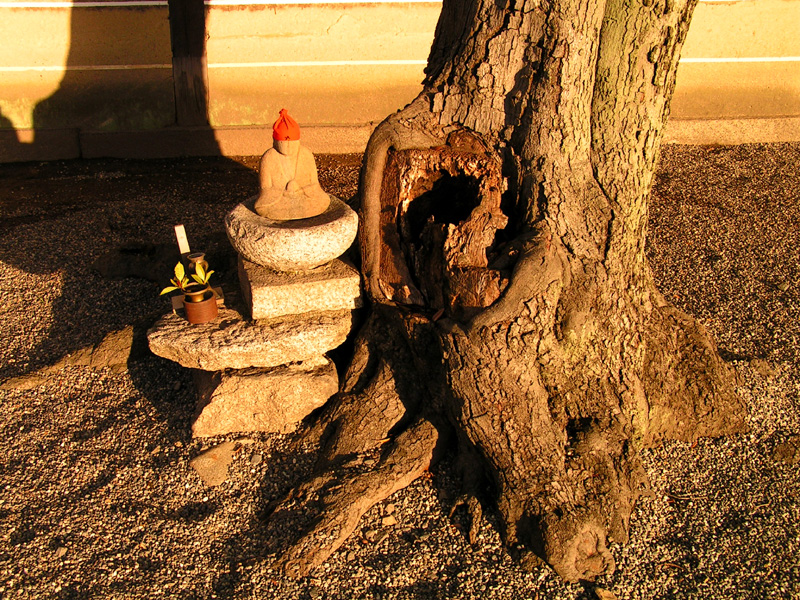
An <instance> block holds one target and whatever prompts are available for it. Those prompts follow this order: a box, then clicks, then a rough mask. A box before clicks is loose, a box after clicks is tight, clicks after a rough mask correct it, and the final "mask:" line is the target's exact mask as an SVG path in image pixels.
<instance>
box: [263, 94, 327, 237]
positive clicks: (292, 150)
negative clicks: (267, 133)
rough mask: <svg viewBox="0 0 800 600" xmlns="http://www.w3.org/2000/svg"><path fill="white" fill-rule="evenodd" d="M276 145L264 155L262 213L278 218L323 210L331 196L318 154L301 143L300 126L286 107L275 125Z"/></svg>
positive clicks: (298, 217) (289, 217) (306, 215)
mask: <svg viewBox="0 0 800 600" xmlns="http://www.w3.org/2000/svg"><path fill="white" fill-rule="evenodd" d="M272 139H273V147H272V148H270V149H269V150H267V151H266V152H265V153H264V156H262V157H261V167H260V179H261V191H260V193H259V195H258V198H257V199H256V203H255V211H256V213H258V215H260V216H262V217H265V218H267V219H272V220H275V221H291V220H295V219H307V218H309V217H315V216H317V215H320V214H322V213H323V212H325V211H326V210H327V208H328V205H329V204H330V197H329V196H328V194H326V193H325V191H323V189H322V188H321V187H320V185H319V180H318V179H317V165H316V163H315V162H314V155H313V154H311V151H310V150H309V149H308V148H305V147H303V146H301V145H300V126H299V125H298V124H297V121H295V120H294V119H293V118H292V117H290V116H289V113H288V112H287V111H286V109H285V108H284V109H282V110H281V112H280V117H278V120H277V121H275V124H274V125H273V126H272Z"/></svg>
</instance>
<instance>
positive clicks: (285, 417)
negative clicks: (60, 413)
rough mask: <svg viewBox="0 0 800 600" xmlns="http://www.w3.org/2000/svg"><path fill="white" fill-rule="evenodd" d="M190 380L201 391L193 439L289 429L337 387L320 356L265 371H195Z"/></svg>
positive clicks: (332, 371)
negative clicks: (192, 379)
mask: <svg viewBox="0 0 800 600" xmlns="http://www.w3.org/2000/svg"><path fill="white" fill-rule="evenodd" d="M195 383H196V384H197V390H198V392H199V395H200V402H199V404H198V409H197V412H196V414H195V419H194V423H193V424H192V435H193V436H195V437H207V436H213V435H222V434H227V433H233V432H253V431H265V432H268V433H289V432H291V431H294V430H295V429H296V428H297V424H298V423H299V422H300V421H302V420H303V418H304V417H306V416H307V415H308V414H309V413H310V412H311V411H313V410H314V409H316V408H319V407H320V406H322V405H323V404H325V402H326V401H327V400H328V398H330V397H331V396H333V395H334V394H335V393H336V392H337V391H339V378H338V376H337V374H336V367H335V366H334V364H333V362H331V361H330V360H328V359H326V358H324V357H319V360H318V361H306V362H302V363H293V364H291V365H285V366H282V367H273V368H270V369H242V370H227V371H218V372H216V373H210V372H208V371H195Z"/></svg>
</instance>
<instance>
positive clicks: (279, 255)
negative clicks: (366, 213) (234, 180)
mask: <svg viewBox="0 0 800 600" xmlns="http://www.w3.org/2000/svg"><path fill="white" fill-rule="evenodd" d="M330 198H331V203H330V205H329V206H328V209H327V210H326V211H325V212H324V213H322V214H321V215H317V216H316V217H310V218H308V219H300V220H296V221H273V220H272V219H267V218H265V217H261V216H259V215H258V214H257V213H256V212H255V210H254V208H253V207H254V205H255V200H256V198H255V197H253V198H250V199H249V200H247V201H246V202H242V203H241V204H239V205H238V206H236V208H234V209H233V210H232V211H231V212H229V213H228V215H227V216H226V217H225V230H226V231H227V233H228V239H229V240H230V242H231V245H232V246H233V247H234V249H235V250H236V251H237V252H238V253H239V254H241V255H242V256H243V257H244V258H245V259H247V260H249V261H250V262H253V263H256V264H257V265H262V266H264V267H269V268H270V269H274V270H276V271H305V270H308V269H313V268H314V267H318V266H320V265H324V264H325V263H328V262H330V261H332V260H333V259H334V258H338V257H339V256H341V255H342V254H344V253H345V252H346V251H347V249H348V248H349V247H350V245H351V244H352V243H353V240H354V239H355V237H356V233H357V232H358V215H357V214H356V213H355V211H353V209H351V208H350V207H349V206H347V204H345V203H344V202H342V201H341V200H339V199H338V198H336V197H334V196H331V197H330Z"/></svg>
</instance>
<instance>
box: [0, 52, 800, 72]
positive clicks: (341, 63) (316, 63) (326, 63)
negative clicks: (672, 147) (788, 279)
mask: <svg viewBox="0 0 800 600" xmlns="http://www.w3.org/2000/svg"><path fill="white" fill-rule="evenodd" d="M681 62H682V63H784V62H800V56H754V57H745V58H682V59H681ZM426 64H428V61H426V60H308V61H279V62H249V63H209V65H208V67H209V68H210V69H253V68H261V69H269V68H276V67H371V66H393V65H399V66H403V65H420V66H424V65H426ZM171 68H172V65H171V64H153V65H67V66H57V65H48V66H34V67H0V72H2V73H23V72H26V71H34V72H35V71H135V70H142V69H171Z"/></svg>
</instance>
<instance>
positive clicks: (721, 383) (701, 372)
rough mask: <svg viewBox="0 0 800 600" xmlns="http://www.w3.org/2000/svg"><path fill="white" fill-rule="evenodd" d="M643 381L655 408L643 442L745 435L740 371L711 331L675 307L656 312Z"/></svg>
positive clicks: (648, 329)
mask: <svg viewBox="0 0 800 600" xmlns="http://www.w3.org/2000/svg"><path fill="white" fill-rule="evenodd" d="M645 331H646V332H647V335H648V339H647V347H646V353H645V359H644V373H643V377H642V381H643V384H644V392H645V394H646V397H647V402H648V404H649V411H648V415H647V419H646V429H645V431H644V432H642V433H643V443H645V444H647V445H652V444H655V443H657V442H659V441H661V440H664V439H674V440H681V441H686V442H694V441H696V440H697V439H698V438H700V437H717V436H721V435H728V434H732V433H738V432H741V431H744V430H745V428H746V425H745V419H744V418H745V411H746V409H745V407H744V404H743V403H742V400H741V399H740V398H739V397H738V396H737V394H736V392H735V390H734V385H733V383H734V382H735V380H736V378H735V373H734V372H733V369H732V368H731V367H730V366H729V365H727V364H725V362H724V361H723V360H722V359H721V358H720V356H719V353H718V352H717V348H716V345H715V344H714V342H713V341H712V339H711V337H710V336H709V334H708V332H707V331H706V330H705V328H704V327H703V326H702V325H701V324H700V323H699V322H697V321H696V320H695V319H694V318H693V317H690V316H689V315H687V314H686V313H683V312H681V311H680V310H678V309H677V308H675V307H673V306H669V305H667V306H662V307H659V308H656V309H654V310H653V312H652V314H651V316H650V321H649V323H648V324H647V326H646V328H645Z"/></svg>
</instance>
